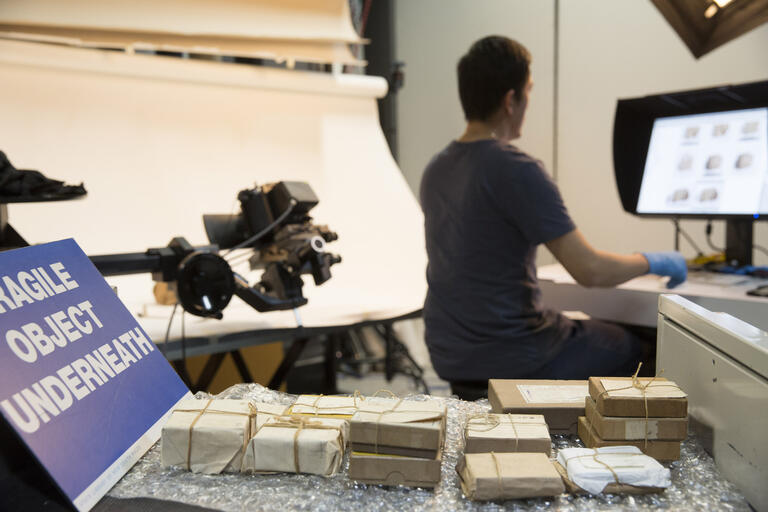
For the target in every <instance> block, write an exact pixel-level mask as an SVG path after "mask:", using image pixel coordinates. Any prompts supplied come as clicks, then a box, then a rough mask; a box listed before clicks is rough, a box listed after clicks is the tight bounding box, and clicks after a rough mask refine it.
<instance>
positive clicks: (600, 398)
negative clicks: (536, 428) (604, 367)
mask: <svg viewBox="0 0 768 512" xmlns="http://www.w3.org/2000/svg"><path fill="white" fill-rule="evenodd" d="M589 395H590V396H588V397H587V398H586V403H585V406H586V407H585V415H584V416H582V417H580V418H579V437H580V438H581V440H582V441H583V442H584V445H585V446H587V447H588V448H598V447H603V446H619V445H624V446H635V447H637V448H639V449H640V450H641V451H642V452H643V453H645V454H646V455H650V456H651V457H654V458H656V459H658V460H662V461H671V460H677V459H679V458H680V443H681V442H682V441H684V440H685V438H686V437H687V433H688V399H687V395H686V394H685V393H684V392H683V390H681V389H680V387H679V386H678V385H677V384H675V383H674V382H672V381H669V380H666V379H664V378H661V377H654V378H641V377H637V376H634V377H624V378H622V377H591V378H590V379H589Z"/></svg>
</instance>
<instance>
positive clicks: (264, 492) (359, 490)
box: [109, 384, 750, 512]
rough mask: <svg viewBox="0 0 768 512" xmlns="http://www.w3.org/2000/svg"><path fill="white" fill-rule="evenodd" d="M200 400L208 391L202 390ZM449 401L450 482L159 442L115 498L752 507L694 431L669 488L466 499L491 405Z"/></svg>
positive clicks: (279, 505)
mask: <svg viewBox="0 0 768 512" xmlns="http://www.w3.org/2000/svg"><path fill="white" fill-rule="evenodd" d="M198 397H199V398H202V397H204V395H203V394H198ZM217 398H239V399H243V398H244V399H250V400H255V401H257V402H270V403H281V404H286V405H287V404H290V403H292V402H293V400H294V399H295V396H293V395H288V394H285V393H279V392H276V391H272V390H270V389H267V388H265V387H263V386H260V385H258V384H238V385H236V386H232V387H231V388H229V389H227V390H226V391H224V392H222V393H221V394H219V395H218V396H217ZM427 398H433V397H428V396H426V395H411V396H409V397H408V399H409V400H425V399H427ZM437 400H444V401H445V404H446V406H447V409H448V422H447V432H446V441H445V452H444V454H443V467H442V473H443V474H442V481H441V483H440V484H439V485H438V487H436V488H435V489H434V491H432V490H426V489H413V488H406V487H381V486H375V485H364V484H356V483H355V482H353V481H350V480H349V479H348V478H347V469H348V467H349V460H348V458H349V456H348V454H347V456H346V458H345V461H344V464H343V466H342V468H343V469H342V471H340V472H339V473H338V474H336V475H334V476H332V477H329V478H324V477H320V476H315V475H293V474H277V475H242V474H222V475H203V474H195V473H190V472H187V471H184V470H181V469H175V468H166V467H163V466H162V464H161V462H160V445H159V443H158V444H156V445H155V446H154V447H152V449H151V450H150V451H149V452H147V454H146V455H145V456H144V457H143V458H142V459H141V460H140V461H139V462H138V463H137V464H136V465H135V466H134V467H133V468H132V469H131V470H130V471H129V472H128V474H126V475H125V476H124V477H123V479H122V480H120V481H119V482H118V483H117V484H116V485H115V486H114V487H113V488H112V490H110V492H109V495H110V496H112V497H115V498H135V497H152V498H157V499H164V500H173V501H180V502H184V503H188V504H192V505H199V506H202V507H209V508H213V509H219V510H225V511H245V510H263V511H275V512H285V511H288V510H312V511H337V510H339V511H344V510H349V511H360V510H391V511H397V512H400V511H403V510H409V511H410V510H466V511H469V510H483V511H492V510H520V511H522V510H546V509H550V508H552V509H555V510H558V511H581V510H590V511H593V510H615V509H629V510H657V509H666V510H674V511H683V510H690V511H701V510H734V511H745V512H749V510H750V508H749V505H748V504H747V502H746V500H745V499H744V497H743V496H742V495H741V493H740V492H739V491H738V490H737V489H736V487H735V486H734V485H733V484H731V483H730V482H728V481H727V480H725V479H724V478H723V477H722V475H720V472H719V471H718V470H717V468H716V467H715V464H714V461H713V460H712V458H711V457H710V456H709V455H707V454H706V452H704V450H703V449H702V448H701V445H700V444H699V443H698V441H697V440H696V438H695V437H694V436H690V437H689V438H688V440H687V441H685V442H684V443H683V446H682V449H681V455H680V460H679V461H677V462H673V463H671V464H668V465H667V467H669V468H670V469H671V471H672V486H671V487H669V488H668V489H667V490H666V491H665V492H664V493H663V494H659V495H643V496H617V495H605V496H571V495H568V494H563V495H561V496H558V497H556V498H555V499H553V500H549V499H529V500H511V501H506V502H499V503H495V502H491V503H479V502H478V503H476V502H472V501H469V500H468V499H466V498H464V496H463V494H462V492H461V488H460V486H459V477H458V475H457V474H456V470H455V469H454V468H455V466H456V462H457V460H458V458H459V456H460V455H461V452H462V444H463V442H462V440H461V436H462V429H463V425H464V422H465V421H466V418H467V416H468V415H470V414H474V413H479V412H486V411H488V410H490V405H489V404H488V401H487V400H478V401H477V402H465V401H462V400H458V399H455V398H437ZM573 446H583V445H582V444H581V442H580V441H579V439H578V437H576V436H561V435H558V436H554V441H553V448H554V449H553V455H556V454H557V449H559V448H567V447H573Z"/></svg>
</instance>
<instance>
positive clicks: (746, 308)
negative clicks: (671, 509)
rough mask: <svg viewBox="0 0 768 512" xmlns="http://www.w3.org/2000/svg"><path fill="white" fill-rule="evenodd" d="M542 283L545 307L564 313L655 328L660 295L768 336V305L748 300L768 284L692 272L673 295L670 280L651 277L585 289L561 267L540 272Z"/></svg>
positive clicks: (761, 301) (736, 276)
mask: <svg viewBox="0 0 768 512" xmlns="http://www.w3.org/2000/svg"><path fill="white" fill-rule="evenodd" d="M538 277H539V284H540V286H541V289H542V293H543V296H544V303H545V304H546V305H547V307H551V308H554V309H558V310H561V311H573V310H576V311H583V312H584V313H586V314H588V315H589V316H591V317H593V318H597V319H601V320H609V321H613V322H621V323H627V324H633V325H643V326H648V327H655V326H656V323H657V321H658V300H659V299H658V297H659V295H660V294H662V293H674V294H678V295H682V296H683V297H685V298H687V299H689V300H691V301H693V302H695V303H697V304H699V305H700V306H703V307H705V308H707V309H709V310H710V311H718V312H724V313H728V314H731V315H733V316H735V317H737V318H740V319H741V320H744V321H745V322H748V323H751V324H752V325H754V326H756V327H759V328H760V329H762V330H764V331H768V314H766V313H768V299H766V298H763V297H753V296H751V295H747V291H748V290H751V289H752V288H755V287H756V286H760V285H762V284H767V283H768V279H758V278H754V277H749V276H738V275H729V274H714V273H709V272H690V273H689V280H688V281H686V282H685V283H683V284H681V285H680V286H678V287H676V288H673V289H668V288H667V287H666V282H667V280H668V279H667V278H662V277H658V276H655V275H650V274H649V275H645V276H641V277H637V278H635V279H632V280H630V281H627V282H626V283H623V284H621V285H619V286H617V287H615V288H585V287H583V286H580V285H579V284H577V283H576V281H575V280H574V279H573V278H572V277H571V276H570V275H569V274H568V272H567V271H566V270H565V269H564V268H563V266H562V265H560V264H554V265H544V266H542V267H540V268H539V269H538Z"/></svg>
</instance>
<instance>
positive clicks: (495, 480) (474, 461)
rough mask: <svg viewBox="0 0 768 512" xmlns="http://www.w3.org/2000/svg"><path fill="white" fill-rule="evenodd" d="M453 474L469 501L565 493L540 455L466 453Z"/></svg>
mask: <svg viewBox="0 0 768 512" xmlns="http://www.w3.org/2000/svg"><path fill="white" fill-rule="evenodd" d="M456 471H457V472H458V473H459V478H460V479H461V489H462V491H463V492H464V494H465V495H466V496H467V497H468V498H469V499H472V500H507V499H517V498H537V497H545V496H556V495H558V494H561V493H563V492H565V486H564V485H563V480H562V479H561V478H560V475H559V474H558V472H557V470H556V469H555V467H554V465H553V464H552V462H551V461H550V460H549V457H547V456H546V455H544V454H543V453H467V454H465V455H464V457H462V458H461V459H459V463H458V465H457V466H456Z"/></svg>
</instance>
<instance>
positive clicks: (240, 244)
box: [224, 199, 296, 256]
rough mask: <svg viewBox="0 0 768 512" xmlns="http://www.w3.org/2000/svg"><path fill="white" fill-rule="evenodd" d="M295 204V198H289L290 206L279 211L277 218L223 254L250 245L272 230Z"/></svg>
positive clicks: (288, 213) (225, 254)
mask: <svg viewBox="0 0 768 512" xmlns="http://www.w3.org/2000/svg"><path fill="white" fill-rule="evenodd" d="M295 206H296V200H295V199H291V204H290V206H288V208H286V209H285V211H284V212H283V213H281V214H280V216H279V217H278V218H277V219H275V221H274V222H272V223H271V224H270V225H269V226H267V227H265V228H264V229H262V230H261V231H259V232H258V233H256V234H255V235H253V236H252V237H250V238H248V239H247V240H244V241H242V242H240V243H239V244H237V245H236V246H234V247H232V248H230V249H229V250H228V251H227V252H225V253H224V256H227V255H228V254H229V253H231V252H232V251H234V250H235V249H242V248H243V247H246V246H248V245H251V244H252V243H253V242H255V241H256V240H258V239H259V238H261V237H263V236H264V235H266V234H267V233H269V232H270V231H272V229H273V228H274V227H275V226H277V225H278V224H280V223H281V222H283V221H284V220H285V218H286V217H288V215H290V213H291V212H292V211H293V208H294V207H295Z"/></svg>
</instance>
